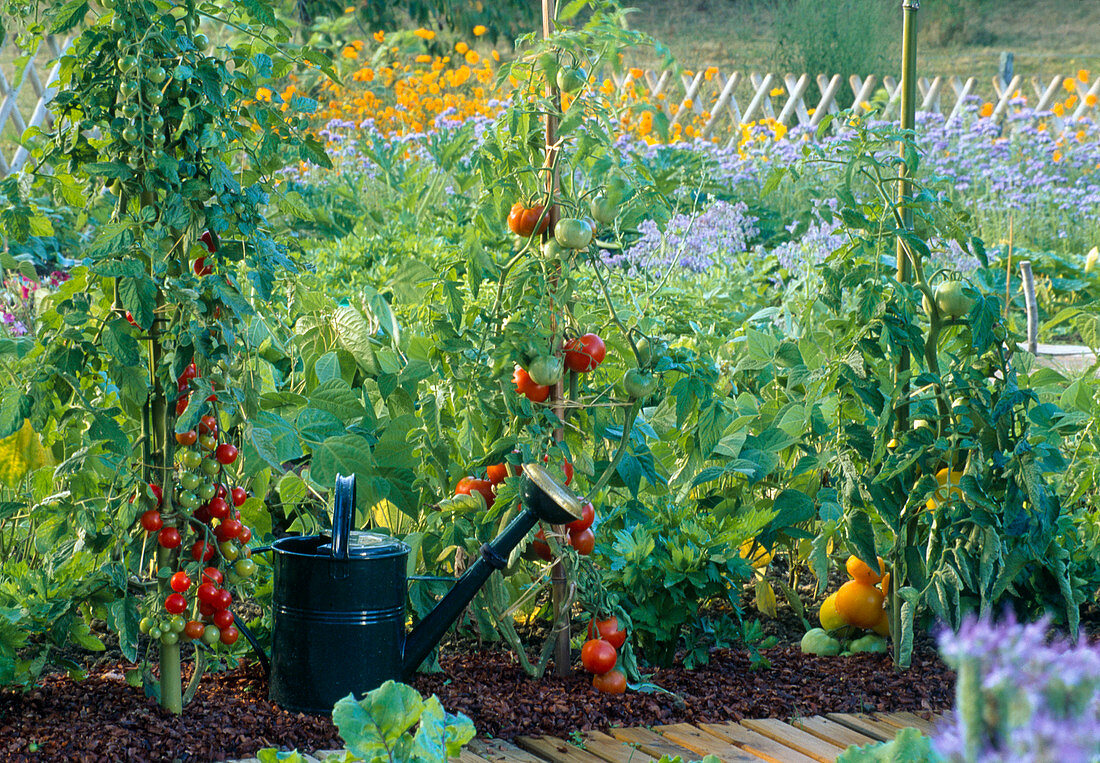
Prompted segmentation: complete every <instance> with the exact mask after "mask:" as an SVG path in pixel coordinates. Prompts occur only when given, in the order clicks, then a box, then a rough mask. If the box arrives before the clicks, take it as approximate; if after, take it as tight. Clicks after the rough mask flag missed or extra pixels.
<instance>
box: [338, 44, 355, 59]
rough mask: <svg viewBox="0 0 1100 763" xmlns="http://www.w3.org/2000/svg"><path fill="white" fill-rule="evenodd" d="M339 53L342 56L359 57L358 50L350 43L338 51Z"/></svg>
mask: <svg viewBox="0 0 1100 763" xmlns="http://www.w3.org/2000/svg"><path fill="white" fill-rule="evenodd" d="M340 55H342V56H343V57H344V58H359V51H358V50H356V49H355V48H353V47H352V46H350V45H345V46H344V49H343V50H342V51H340Z"/></svg>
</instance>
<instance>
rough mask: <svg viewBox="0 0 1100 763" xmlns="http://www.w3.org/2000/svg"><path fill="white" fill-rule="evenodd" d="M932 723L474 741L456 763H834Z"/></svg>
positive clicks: (850, 717)
mask: <svg viewBox="0 0 1100 763" xmlns="http://www.w3.org/2000/svg"><path fill="white" fill-rule="evenodd" d="M938 719H939V716H936V717H932V718H926V717H922V716H920V715H917V714H916V713H873V714H847V713H828V714H826V715H825V716H819V715H818V716H813V717H808V718H799V719H795V720H792V721H780V720H778V719H775V718H764V719H762V720H744V721H741V722H740V723H698V724H690V723H674V724H671V725H669V726H654V727H652V728H630V729H627V728H614V729H611V730H610V732H609V733H607V734H605V733H603V732H600V731H586V732H583V733H580V734H575V735H573V736H571V737H570V738H569V739H568V740H566V739H561V738H558V737H551V736H542V737H519V738H518V739H516V740H515V742H505V741H503V740H500V739H491V740H486V739H475V740H474V741H473V742H471V743H470V744H469V745H468V746H467V749H466V751H465V752H463V754H462V757H461V758H460V759H459V760H461V761H462V762H463V763H653V761H655V760H657V759H659V758H660V757H661V756H662V755H666V754H667V755H669V756H676V755H679V756H680V757H681V758H682V759H683V760H684V761H685V763H686V761H693V760H699V759H700V758H702V757H703V756H705V755H715V756H717V757H718V759H719V760H722V761H729V762H730V763H760V762H761V761H768V763H833V761H835V760H836V758H837V756H838V755H840V753H841V752H843V751H844V750H845V749H846V748H847V747H848V746H849V745H853V744H854V745H860V746H862V745H866V744H871V743H873V742H882V741H888V740H890V739H893V738H894V735H895V734H897V732H898V731H900V730H901V729H903V728H908V727H913V728H917V729H919V730H920V731H922V732H923V733H926V734H927V733H929V732H931V730H932V728H933V724H934V723H935V722H936V721H937V720H938Z"/></svg>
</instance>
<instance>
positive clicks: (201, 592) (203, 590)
mask: <svg viewBox="0 0 1100 763" xmlns="http://www.w3.org/2000/svg"><path fill="white" fill-rule="evenodd" d="M206 569H210V568H209V567H207V568H206ZM218 574H219V575H220V574H221V573H220V572H219V573H218ZM203 578H204V580H205V581H206V582H204V583H203V584H202V585H200V586H199V589H198V590H197V591H195V596H197V597H198V599H199V601H201V602H202V603H204V604H209V603H210V602H212V601H214V595H215V594H216V593H217V592H218V584H220V582H221V581H218V583H213V582H211V581H212V580H213V578H209V577H207V575H206V573H203Z"/></svg>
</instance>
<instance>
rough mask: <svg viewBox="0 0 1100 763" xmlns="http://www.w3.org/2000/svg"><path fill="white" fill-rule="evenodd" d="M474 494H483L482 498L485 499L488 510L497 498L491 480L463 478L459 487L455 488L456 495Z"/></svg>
mask: <svg viewBox="0 0 1100 763" xmlns="http://www.w3.org/2000/svg"><path fill="white" fill-rule="evenodd" d="M474 493H480V494H481V497H482V498H484V499H485V507H486V508H489V507H490V506H492V505H493V501H495V500H496V498H497V497H496V495H495V494H494V493H493V483H492V482H490V481H489V480H479V479H477V478H476V477H463V478H462V479H460V480H459V481H458V485H457V486H456V487H455V495H473V494H474Z"/></svg>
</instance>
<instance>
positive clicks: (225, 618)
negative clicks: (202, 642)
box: [214, 609, 233, 629]
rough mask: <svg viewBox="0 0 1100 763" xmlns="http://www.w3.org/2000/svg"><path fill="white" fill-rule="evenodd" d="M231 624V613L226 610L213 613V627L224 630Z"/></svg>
mask: <svg viewBox="0 0 1100 763" xmlns="http://www.w3.org/2000/svg"><path fill="white" fill-rule="evenodd" d="M232 624H233V613H232V612H230V611H229V610H228V609H220V610H218V611H217V612H215V613H214V625H216V626H218V627H219V628H222V629H225V628H228V627H229V626H230V625H232Z"/></svg>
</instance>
